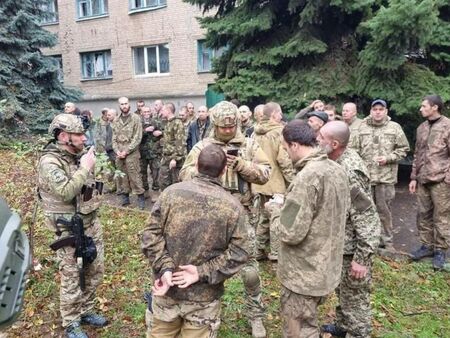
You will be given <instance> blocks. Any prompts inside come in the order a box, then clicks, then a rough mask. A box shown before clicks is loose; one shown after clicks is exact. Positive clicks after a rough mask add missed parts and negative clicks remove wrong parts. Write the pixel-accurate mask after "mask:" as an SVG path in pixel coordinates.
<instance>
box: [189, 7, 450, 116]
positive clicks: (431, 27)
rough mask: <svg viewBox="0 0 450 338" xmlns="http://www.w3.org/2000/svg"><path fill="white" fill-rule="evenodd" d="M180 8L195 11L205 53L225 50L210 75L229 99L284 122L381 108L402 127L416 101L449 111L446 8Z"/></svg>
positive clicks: (448, 21) (448, 14)
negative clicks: (317, 102) (283, 117)
mask: <svg viewBox="0 0 450 338" xmlns="http://www.w3.org/2000/svg"><path fill="white" fill-rule="evenodd" d="M185 1H186V2H189V3H191V4H195V5H198V6H200V7H201V8H202V9H203V10H204V11H205V14H206V15H205V17H204V18H201V19H199V20H200V23H201V25H202V27H204V28H206V30H207V36H206V42H207V44H208V45H209V46H210V47H212V48H217V49H218V48H223V47H225V50H226V51H225V52H224V53H223V55H222V56H221V57H220V58H219V59H218V60H216V61H215V63H214V70H215V72H216V73H217V74H218V80H217V83H216V90H220V91H222V92H224V93H225V94H226V95H228V96H229V97H237V98H239V99H240V100H241V101H243V102H246V103H249V104H256V103H260V102H265V101H267V100H276V101H278V102H280V103H281V104H282V106H283V108H284V110H285V111H287V112H290V113H294V112H296V111H298V109H300V108H302V107H303V106H305V105H307V104H308V103H310V102H311V101H312V100H314V99H317V98H320V99H323V100H324V101H326V102H331V103H335V104H339V103H342V102H345V101H347V100H353V101H356V102H357V103H359V105H360V106H361V107H363V108H366V109H367V105H368V102H370V101H371V100H372V99H373V98H384V99H385V100H387V101H389V102H390V103H391V109H392V110H393V111H395V113H396V115H397V118H400V119H402V118H403V119H404V120H405V121H407V120H408V119H411V116H414V117H415V118H416V120H417V119H419V117H418V114H417V111H418V107H419V103H420V100H421V98H422V97H423V96H424V95H426V94H430V93H438V94H440V95H441V96H442V97H443V99H444V100H445V101H450V4H449V2H448V0H356V1H346V0H265V1H257V0H240V1H238V0H185ZM401 115H404V116H403V117H402V116H401Z"/></svg>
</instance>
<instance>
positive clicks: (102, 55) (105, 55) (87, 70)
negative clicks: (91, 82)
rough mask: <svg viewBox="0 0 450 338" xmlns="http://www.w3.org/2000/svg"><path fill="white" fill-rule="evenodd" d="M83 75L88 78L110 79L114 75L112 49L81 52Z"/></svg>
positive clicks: (85, 78)
mask: <svg viewBox="0 0 450 338" xmlns="http://www.w3.org/2000/svg"><path fill="white" fill-rule="evenodd" d="M80 55H81V76H82V78H83V79H84V80H88V79H109V78H111V77H112V75H113V74H112V63H111V51H110V50H104V51H99V52H90V53H81V54H80Z"/></svg>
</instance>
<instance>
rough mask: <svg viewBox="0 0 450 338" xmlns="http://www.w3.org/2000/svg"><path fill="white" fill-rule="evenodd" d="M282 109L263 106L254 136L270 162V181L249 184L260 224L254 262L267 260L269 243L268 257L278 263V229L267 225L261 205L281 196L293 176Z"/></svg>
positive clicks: (273, 106) (271, 104)
mask: <svg viewBox="0 0 450 338" xmlns="http://www.w3.org/2000/svg"><path fill="white" fill-rule="evenodd" d="M282 116H283V113H282V111H281V107H280V105H279V104H278V103H276V102H269V103H267V104H266V105H265V106H264V109H263V116H262V119H261V121H260V122H259V123H258V124H256V126H255V133H254V134H253V137H254V139H255V141H256V142H257V144H258V145H259V146H260V147H261V149H262V150H263V151H264V153H265V154H266V155H267V158H268V159H269V163H270V167H271V168H272V172H271V175H270V179H269V181H268V182H267V183H266V184H264V185H258V184H252V191H253V192H254V193H256V194H259V208H260V209H259V211H258V213H259V217H258V218H259V221H258V225H257V228H256V245H257V247H256V250H257V253H256V259H257V260H261V259H263V258H265V257H266V246H267V244H268V243H270V246H269V247H270V250H269V254H268V255H267V257H268V258H269V259H270V260H277V257H278V247H279V242H278V237H277V229H275V227H274V224H271V223H270V215H268V213H267V211H266V210H264V205H265V203H267V202H268V201H269V199H270V198H271V197H272V196H273V195H275V194H284V193H285V192H286V187H287V186H288V185H289V184H290V183H291V181H292V178H293V176H294V171H293V168H292V162H291V160H290V159H289V156H288V154H287V153H286V150H284V148H283V145H282V144H281V131H282V129H283V126H282V124H281V117H282Z"/></svg>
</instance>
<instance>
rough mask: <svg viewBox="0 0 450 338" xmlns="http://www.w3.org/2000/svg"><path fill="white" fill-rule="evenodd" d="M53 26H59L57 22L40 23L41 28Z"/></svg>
mask: <svg viewBox="0 0 450 338" xmlns="http://www.w3.org/2000/svg"><path fill="white" fill-rule="evenodd" d="M54 25H59V21H52V22H41V26H54Z"/></svg>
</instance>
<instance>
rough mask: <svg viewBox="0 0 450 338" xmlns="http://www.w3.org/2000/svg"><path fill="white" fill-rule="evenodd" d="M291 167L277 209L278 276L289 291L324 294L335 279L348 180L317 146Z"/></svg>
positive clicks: (340, 255)
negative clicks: (290, 177) (291, 173)
mask: <svg viewBox="0 0 450 338" xmlns="http://www.w3.org/2000/svg"><path fill="white" fill-rule="evenodd" d="M294 167H295V169H296V170H297V171H298V172H297V174H296V176H295V177H294V180H293V181H292V183H291V185H290V186H289V188H288V190H287V193H286V201H285V204H284V206H283V207H282V209H281V211H280V220H279V221H280V222H279V238H280V243H281V245H280V251H279V252H278V278H279V280H280V282H281V284H282V285H283V286H284V287H286V288H287V289H289V290H290V291H292V292H295V293H298V294H301V295H306V296H315V297H318V296H325V295H327V294H329V293H331V292H333V290H334V289H335V288H336V287H337V286H338V284H339V281H340V278H341V270H342V260H343V253H344V234H345V222H346V220H347V215H348V211H349V207H350V190H349V187H348V179H347V177H346V175H345V172H344V170H343V169H342V168H341V166H340V165H339V164H337V163H335V162H334V161H331V160H329V159H328V158H327V155H326V154H325V153H324V152H323V151H322V150H319V149H316V150H315V151H314V152H313V153H312V154H311V155H309V156H307V157H305V158H304V159H302V160H300V161H298V162H297V163H295V164H294Z"/></svg>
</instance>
